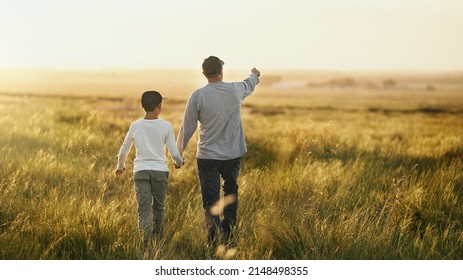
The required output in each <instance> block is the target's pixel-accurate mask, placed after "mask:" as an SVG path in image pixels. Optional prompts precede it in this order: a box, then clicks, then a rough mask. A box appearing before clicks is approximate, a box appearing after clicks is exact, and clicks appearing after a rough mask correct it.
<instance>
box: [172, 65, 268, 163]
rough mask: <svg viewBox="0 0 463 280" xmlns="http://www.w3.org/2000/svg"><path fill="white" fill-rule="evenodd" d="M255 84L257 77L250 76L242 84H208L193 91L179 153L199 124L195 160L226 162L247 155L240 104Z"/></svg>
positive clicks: (181, 131)
mask: <svg viewBox="0 0 463 280" xmlns="http://www.w3.org/2000/svg"><path fill="white" fill-rule="evenodd" d="M258 83H259V78H258V77H257V75H255V74H254V73H251V74H250V75H249V76H248V77H247V78H246V79H245V80H244V81H242V82H233V83H225V82H217V83H209V84H207V85H206V86H204V87H202V88H200V89H197V90H195V91H194V92H193V93H192V94H191V95H190V98H189V99H188V103H187V106H186V109H185V114H184V118H183V123H182V127H181V128H180V132H179V135H178V137H177V147H178V150H179V151H180V154H182V153H183V151H184V150H185V148H186V146H187V144H188V141H189V140H190V138H191V136H192V135H193V133H194V132H195V131H196V128H197V126H198V121H199V135H198V138H199V139H198V147H197V152H196V157H197V158H201V159H217V160H228V159H234V158H238V157H241V156H242V155H243V154H244V153H246V151H247V148H246V142H245V139H244V132H243V126H242V124H241V103H242V102H243V101H244V99H245V98H246V97H247V96H249V95H250V94H251V93H252V92H253V91H254V88H255V87H256V85H257V84H258Z"/></svg>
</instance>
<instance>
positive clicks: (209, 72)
mask: <svg viewBox="0 0 463 280" xmlns="http://www.w3.org/2000/svg"><path fill="white" fill-rule="evenodd" d="M224 64H225V63H224V62H223V61H222V60H221V59H220V58H218V57H216V56H209V57H208V58H206V59H204V61H203V65H202V67H203V73H204V75H205V76H206V77H207V78H212V77H214V76H217V75H219V74H220V71H222V65H224Z"/></svg>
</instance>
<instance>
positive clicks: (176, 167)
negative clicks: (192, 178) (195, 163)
mask: <svg viewBox="0 0 463 280" xmlns="http://www.w3.org/2000/svg"><path fill="white" fill-rule="evenodd" d="M182 165H185V158H183V163H182ZM182 165H177V163H176V162H175V161H174V167H175V169H180V168H181V167H182Z"/></svg>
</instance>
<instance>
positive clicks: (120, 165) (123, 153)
mask: <svg viewBox="0 0 463 280" xmlns="http://www.w3.org/2000/svg"><path fill="white" fill-rule="evenodd" d="M131 132H132V126H130V128H129V131H128V132H127V134H126V135H125V138H124V142H123V143H122V146H121V148H120V150H119V155H118V156H117V168H116V175H117V176H119V175H122V174H123V173H124V170H125V161H126V160H127V156H128V155H129V153H130V149H131V148H132V144H133V138H132V137H131Z"/></svg>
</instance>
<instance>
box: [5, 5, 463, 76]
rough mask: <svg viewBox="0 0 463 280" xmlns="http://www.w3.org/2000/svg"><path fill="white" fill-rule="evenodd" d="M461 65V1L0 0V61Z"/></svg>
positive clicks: (28, 64)
mask: <svg viewBox="0 0 463 280" xmlns="http://www.w3.org/2000/svg"><path fill="white" fill-rule="evenodd" d="M209 55H216V56H219V57H220V58H222V59H223V60H224V61H225V67H228V68H229V69H242V68H246V69H248V68H251V67H253V66H257V67H258V68H261V69H309V70H426V71H439V70H463V0H284V1H274V0H266V1H265V0H126V1H122V0H76V1H66V0H40V1H38V0H0V69H10V68H14V69H28V68H34V69H37V68H46V69H89V70H95V69H96V70H98V69H127V68H128V69H158V68H179V67H180V68H194V69H200V67H201V63H202V60H203V59H204V58H205V57H207V56H209Z"/></svg>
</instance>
